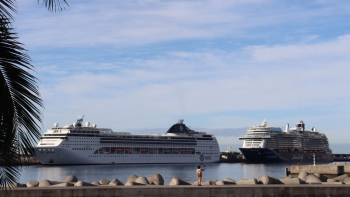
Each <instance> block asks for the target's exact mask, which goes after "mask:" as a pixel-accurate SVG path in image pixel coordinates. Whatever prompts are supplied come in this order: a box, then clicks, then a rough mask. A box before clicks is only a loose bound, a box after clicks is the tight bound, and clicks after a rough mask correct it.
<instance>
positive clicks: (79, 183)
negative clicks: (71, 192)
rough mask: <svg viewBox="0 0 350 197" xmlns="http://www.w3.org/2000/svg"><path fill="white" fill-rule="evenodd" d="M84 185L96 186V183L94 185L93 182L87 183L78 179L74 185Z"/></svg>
mask: <svg viewBox="0 0 350 197" xmlns="http://www.w3.org/2000/svg"><path fill="white" fill-rule="evenodd" d="M82 186H96V185H93V184H91V183H86V182H83V181H77V182H76V183H75V184H74V187H82Z"/></svg>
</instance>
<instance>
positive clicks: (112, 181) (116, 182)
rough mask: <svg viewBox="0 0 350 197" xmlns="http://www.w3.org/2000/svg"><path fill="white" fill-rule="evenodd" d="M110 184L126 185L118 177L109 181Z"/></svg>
mask: <svg viewBox="0 0 350 197" xmlns="http://www.w3.org/2000/svg"><path fill="white" fill-rule="evenodd" d="M109 185H113V186H117V185H124V184H123V183H122V182H121V181H119V180H118V179H113V180H111V182H109Z"/></svg>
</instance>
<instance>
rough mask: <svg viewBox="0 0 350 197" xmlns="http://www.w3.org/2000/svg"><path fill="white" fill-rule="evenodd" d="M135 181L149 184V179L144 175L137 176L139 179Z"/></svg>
mask: <svg viewBox="0 0 350 197" xmlns="http://www.w3.org/2000/svg"><path fill="white" fill-rule="evenodd" d="M135 182H136V183H140V184H143V185H149V182H148V180H147V179H146V177H144V176H139V177H137V179H136V180H135Z"/></svg>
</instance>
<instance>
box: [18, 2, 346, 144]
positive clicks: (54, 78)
mask: <svg viewBox="0 0 350 197" xmlns="http://www.w3.org/2000/svg"><path fill="white" fill-rule="evenodd" d="M17 3H18V14H17V15H16V22H15V24H14V28H15V30H16V31H17V32H18V34H19V41H20V42H22V43H24V44H25V48H26V49H27V50H28V54H29V55H30V57H31V59H32V64H33V65H34V66H35V68H36V72H35V73H34V75H35V76H36V77H37V78H38V86H39V89H40V93H41V97H42V99H43V100H44V105H45V108H44V109H43V124H42V129H43V131H45V130H47V129H50V128H51V127H52V126H53V124H54V123H56V122H57V123H59V124H60V125H61V126H63V125H66V124H72V123H73V122H74V121H75V120H76V118H77V117H78V116H79V115H85V117H84V122H85V121H89V122H91V123H95V124H97V126H98V127H104V128H112V129H113V130H114V131H131V132H133V131H135V132H136V131H140V130H147V131H151V130H152V129H158V130H159V128H162V129H164V132H166V129H168V128H169V127H170V126H171V125H173V124H175V123H176V122H177V121H178V119H185V121H184V123H185V124H186V125H187V126H189V127H190V128H199V129H204V130H205V129H211V131H212V132H213V133H214V134H215V132H218V139H219V143H222V144H229V143H230V142H234V143H240V142H239V140H238V137H237V136H239V135H241V134H242V133H243V134H244V132H245V129H246V128H247V127H249V126H252V125H258V124H260V123H261V122H262V121H263V120H264V119H266V120H267V122H268V123H269V124H270V125H271V126H280V127H283V128H284V127H285V125H286V124H287V123H289V124H290V125H294V124H295V123H297V122H298V121H299V120H303V121H304V122H305V124H306V128H308V129H309V128H311V127H316V128H317V130H318V131H319V132H322V133H325V134H326V135H327V136H328V138H329V141H330V143H331V144H332V143H348V142H349V139H350V132H349V131H348V128H347V127H348V125H349V119H350V103H349V100H350V91H349V85H350V77H349V73H350V66H349V62H350V55H349V54H350V20H349V18H350V1H347V0H343V1H342V0H338V1H331V0H314V1H313V0H310V1H303V0H300V1H298V0H296V1H280V0H234V1H227V0H193V1H181V0H179V1H176V0H174V1H171V0H128V1H121V0H113V1H106V0H104V1H92V0H86V1H79V0H76V1H73V0H68V3H69V6H68V7H66V9H65V10H63V11H62V12H56V13H55V12H53V13H50V12H48V11H47V10H46V9H45V6H44V5H42V4H41V2H40V3H38V2H37V1H35V0H30V1H28V0H18V1H17ZM239 128H241V130H240V129H239ZM222 129H224V130H225V129H226V130H227V129H232V133H231V134H226V135H221V133H220V131H221V130H222ZM158 130H157V131H158ZM230 136H231V137H230ZM349 147H350V145H349Z"/></svg>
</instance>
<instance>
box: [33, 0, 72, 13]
mask: <svg viewBox="0 0 350 197" xmlns="http://www.w3.org/2000/svg"><path fill="white" fill-rule="evenodd" d="M39 1H40V0H38V2H39ZM42 1H43V4H44V5H45V7H46V8H47V9H48V10H49V11H50V12H53V11H54V12H56V11H58V12H61V11H62V10H64V9H65V6H69V5H68V3H67V1H66V0H42Z"/></svg>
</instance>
